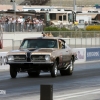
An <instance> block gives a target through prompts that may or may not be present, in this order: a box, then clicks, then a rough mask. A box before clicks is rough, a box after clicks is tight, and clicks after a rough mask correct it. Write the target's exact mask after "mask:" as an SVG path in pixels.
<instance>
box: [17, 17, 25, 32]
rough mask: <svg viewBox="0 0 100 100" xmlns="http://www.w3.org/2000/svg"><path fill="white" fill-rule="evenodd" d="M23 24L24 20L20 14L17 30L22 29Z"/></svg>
mask: <svg viewBox="0 0 100 100" xmlns="http://www.w3.org/2000/svg"><path fill="white" fill-rule="evenodd" d="M23 24H24V20H23V18H22V16H20V17H19V18H18V27H19V31H23Z"/></svg>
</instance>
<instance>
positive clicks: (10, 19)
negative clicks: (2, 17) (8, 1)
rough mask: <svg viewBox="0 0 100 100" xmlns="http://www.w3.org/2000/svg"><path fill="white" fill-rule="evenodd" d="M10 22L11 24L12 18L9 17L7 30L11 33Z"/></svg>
mask: <svg viewBox="0 0 100 100" xmlns="http://www.w3.org/2000/svg"><path fill="white" fill-rule="evenodd" d="M11 22H12V17H11V16H9V21H8V30H9V32H11Z"/></svg>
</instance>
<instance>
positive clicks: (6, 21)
mask: <svg viewBox="0 0 100 100" xmlns="http://www.w3.org/2000/svg"><path fill="white" fill-rule="evenodd" d="M8 22H9V18H8V16H6V18H5V31H6V32H8Z"/></svg>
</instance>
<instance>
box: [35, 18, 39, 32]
mask: <svg viewBox="0 0 100 100" xmlns="http://www.w3.org/2000/svg"><path fill="white" fill-rule="evenodd" d="M35 25H36V31H37V32H38V29H39V20H38V19H37V18H36V20H35Z"/></svg>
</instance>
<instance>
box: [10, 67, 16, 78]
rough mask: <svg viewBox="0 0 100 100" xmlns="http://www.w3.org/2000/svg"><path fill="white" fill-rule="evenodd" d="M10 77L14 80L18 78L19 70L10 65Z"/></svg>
mask: <svg viewBox="0 0 100 100" xmlns="http://www.w3.org/2000/svg"><path fill="white" fill-rule="evenodd" d="M10 76H11V77H12V78H16V76H17V70H16V68H15V66H13V65H10Z"/></svg>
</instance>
